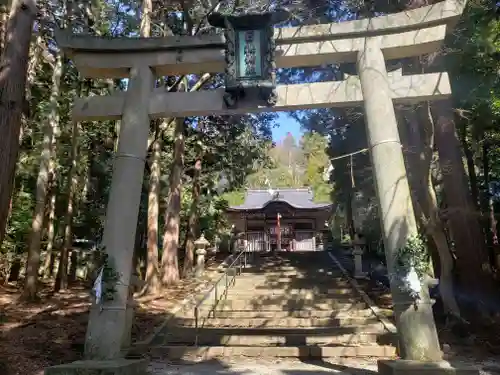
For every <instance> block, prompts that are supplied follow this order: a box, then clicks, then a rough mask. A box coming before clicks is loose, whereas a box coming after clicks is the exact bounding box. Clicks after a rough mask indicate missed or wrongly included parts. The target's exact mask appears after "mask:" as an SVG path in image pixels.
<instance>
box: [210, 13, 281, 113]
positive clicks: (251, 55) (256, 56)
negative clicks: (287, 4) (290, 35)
mask: <svg viewBox="0 0 500 375" xmlns="http://www.w3.org/2000/svg"><path fill="white" fill-rule="evenodd" d="M224 8H226V9H225V10H224V11H223V12H219V11H216V12H213V13H211V14H210V15H209V16H208V22H209V23H210V25H212V26H214V27H218V28H222V29H224V37H225V39H226V48H225V54H226V63H227V65H226V69H225V75H226V76H225V85H226V92H225V94H224V103H225V104H226V106H227V107H228V108H234V107H236V106H237V104H238V100H239V99H240V98H244V97H248V98H252V99H256V100H258V101H262V102H263V103H264V104H265V105H267V106H273V105H275V104H276V102H277V100H278V95H277V93H276V64H275V61H274V54H275V51H276V43H275V41H274V28H273V25H274V24H276V23H281V22H284V21H286V20H287V19H288V18H289V12H288V11H287V10H286V9H276V10H269V9H265V8H263V7H258V6H255V5H253V4H244V5H242V6H236V5H233V6H232V9H227V8H229V6H225V7H224ZM267 8H268V7H267Z"/></svg>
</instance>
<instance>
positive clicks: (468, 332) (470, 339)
mask: <svg viewBox="0 0 500 375" xmlns="http://www.w3.org/2000/svg"><path fill="white" fill-rule="evenodd" d="M358 284H359V285H360V287H361V288H362V289H363V290H364V291H365V293H366V294H367V295H368V296H369V297H370V299H371V300H372V301H373V302H374V303H375V305H377V306H378V307H379V308H381V309H382V312H384V314H387V315H388V318H389V320H391V321H392V322H393V323H395V322H394V317H393V315H392V307H393V305H392V297H391V294H390V292H389V290H388V289H386V288H385V287H383V286H381V285H380V284H377V282H375V281H374V280H359V281H358ZM434 314H435V317H436V328H437V330H438V335H439V340H440V342H441V344H442V345H443V351H444V353H445V358H447V359H449V360H452V359H453V358H472V359H474V360H486V359H491V358H495V359H496V360H498V358H499V356H500V316H498V315H497V316H494V315H491V314H488V315H487V316H482V317H478V316H476V317H471V316H467V317H466V318H467V319H468V323H469V324H457V323H456V322H454V323H450V322H449V321H446V320H445V319H442V318H441V317H440V311H439V306H438V307H437V310H436V311H434ZM499 371H500V370H499Z"/></svg>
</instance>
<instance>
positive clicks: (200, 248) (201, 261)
mask: <svg viewBox="0 0 500 375" xmlns="http://www.w3.org/2000/svg"><path fill="white" fill-rule="evenodd" d="M209 245H210V242H208V241H207V239H206V238H205V236H204V235H203V234H202V235H201V237H200V238H198V239H197V240H196V241H194V246H195V248H196V267H195V276H196V277H201V275H203V270H204V268H205V255H206V254H207V250H206V248H207V246H209Z"/></svg>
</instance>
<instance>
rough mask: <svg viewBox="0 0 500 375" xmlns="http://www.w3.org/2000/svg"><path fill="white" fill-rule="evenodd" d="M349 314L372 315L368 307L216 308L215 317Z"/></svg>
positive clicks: (321, 316) (286, 316)
mask: <svg viewBox="0 0 500 375" xmlns="http://www.w3.org/2000/svg"><path fill="white" fill-rule="evenodd" d="M202 313H204V314H208V311H207V310H201V311H200V316H206V315H203V314H202ZM339 315H340V316H342V315H344V316H350V317H373V316H374V315H373V312H372V310H370V309H351V308H345V309H343V310H342V309H337V310H332V309H329V310H314V309H307V310H295V311H285V310H281V311H278V310H274V311H273V310H253V309H250V310H229V309H225V310H217V311H216V316H217V318H236V319H251V318H267V319H272V318H275V319H278V318H288V317H292V318H293V317H295V318H336V317H338V316H339ZM189 316H191V317H193V316H194V312H193V311H192V310H191V311H190V314H186V315H184V317H189Z"/></svg>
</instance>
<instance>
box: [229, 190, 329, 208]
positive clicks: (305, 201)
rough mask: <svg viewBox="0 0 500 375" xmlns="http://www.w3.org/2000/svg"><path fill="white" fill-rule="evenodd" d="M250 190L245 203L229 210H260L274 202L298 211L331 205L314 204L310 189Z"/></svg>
mask: <svg viewBox="0 0 500 375" xmlns="http://www.w3.org/2000/svg"><path fill="white" fill-rule="evenodd" d="M271 190H272V193H270V190H269V189H266V190H264V189H262V190H260V189H255V190H254V189H249V190H247V192H246V196H245V202H244V203H243V204H241V205H239V206H231V207H229V210H230V211H232V210H234V211H242V210H259V209H262V208H264V207H266V206H267V205H268V204H270V203H273V202H284V203H288V204H289V205H290V206H292V207H293V208H296V209H309V210H310V209H327V208H330V207H331V206H332V204H331V203H315V202H313V192H312V191H311V189H308V188H299V189H271Z"/></svg>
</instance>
